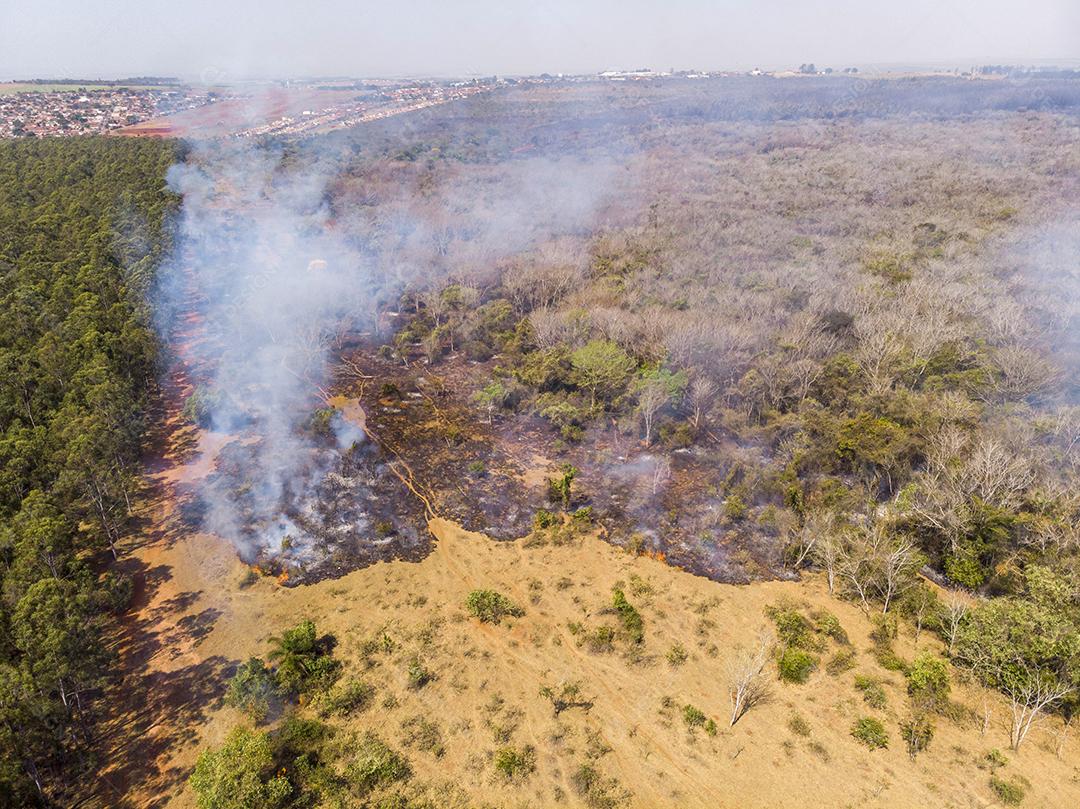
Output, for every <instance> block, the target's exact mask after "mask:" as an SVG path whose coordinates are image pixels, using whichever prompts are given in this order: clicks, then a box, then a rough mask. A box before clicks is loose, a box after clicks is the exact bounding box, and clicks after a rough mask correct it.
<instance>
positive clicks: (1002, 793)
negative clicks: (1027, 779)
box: [990, 775, 1024, 806]
mask: <svg viewBox="0 0 1080 809" xmlns="http://www.w3.org/2000/svg"><path fill="white" fill-rule="evenodd" d="M990 789H992V790H994V794H995V795H997V796H998V799H1000V801H1001V802H1002V803H1003V804H1005V805H1006V806H1019V805H1020V801H1022V800H1024V788H1023V787H1022V786H1020V785H1019V784H1017V783H1014V782H1012V781H1005V780H1004V779H1001V778H998V777H997V776H996V775H991V776H990Z"/></svg>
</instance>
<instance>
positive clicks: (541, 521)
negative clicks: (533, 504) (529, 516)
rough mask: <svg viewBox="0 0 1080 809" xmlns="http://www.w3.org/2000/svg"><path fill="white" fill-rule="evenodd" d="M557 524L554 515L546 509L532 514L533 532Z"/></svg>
mask: <svg viewBox="0 0 1080 809" xmlns="http://www.w3.org/2000/svg"><path fill="white" fill-rule="evenodd" d="M556 522H557V518H556V517H555V515H554V514H552V513H551V512H550V511H548V510H547V509H546V508H541V509H537V511H536V513H535V514H533V530H535V531H543V530H544V529H546V528H551V527H552V526H553V525H555V523H556Z"/></svg>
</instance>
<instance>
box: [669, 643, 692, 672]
mask: <svg viewBox="0 0 1080 809" xmlns="http://www.w3.org/2000/svg"><path fill="white" fill-rule="evenodd" d="M665 657H666V658H667V662H668V663H669V664H671V665H672V666H676V667H677V666H681V665H682V664H683V663H685V662H686V661H687V658H689V657H690V655H689V653H688V652H687V651H686V647H685V646H683V645H682V644H681V643H675V644H672V647H671V648H670V649H668V653H667V654H666V655H665Z"/></svg>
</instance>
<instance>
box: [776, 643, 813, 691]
mask: <svg viewBox="0 0 1080 809" xmlns="http://www.w3.org/2000/svg"><path fill="white" fill-rule="evenodd" d="M817 660H818V659H817V657H815V656H814V655H812V654H810V653H809V652H805V651H803V650H802V649H793V648H791V647H788V648H787V649H784V651H783V653H782V654H781V655H780V660H779V663H778V666H779V669H780V679H781V680H783V681H784V682H786V683H805V682H806V681H807V680H808V679H809V678H810V672H812V671H813V670H814V668H815V667H816V666H817Z"/></svg>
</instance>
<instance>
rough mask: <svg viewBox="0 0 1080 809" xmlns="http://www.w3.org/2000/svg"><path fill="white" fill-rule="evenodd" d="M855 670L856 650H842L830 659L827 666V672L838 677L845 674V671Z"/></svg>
mask: <svg viewBox="0 0 1080 809" xmlns="http://www.w3.org/2000/svg"><path fill="white" fill-rule="evenodd" d="M853 668H855V650H854V649H840V650H838V651H837V653H836V654H834V655H833V656H832V657H830V658H829V662H828V663H826V664H825V671H827V672H828V673H829V674H831V675H832V676H833V677H836V676H838V675H840V674H843V673H844V672H845V671H851V670H852V669H853Z"/></svg>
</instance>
